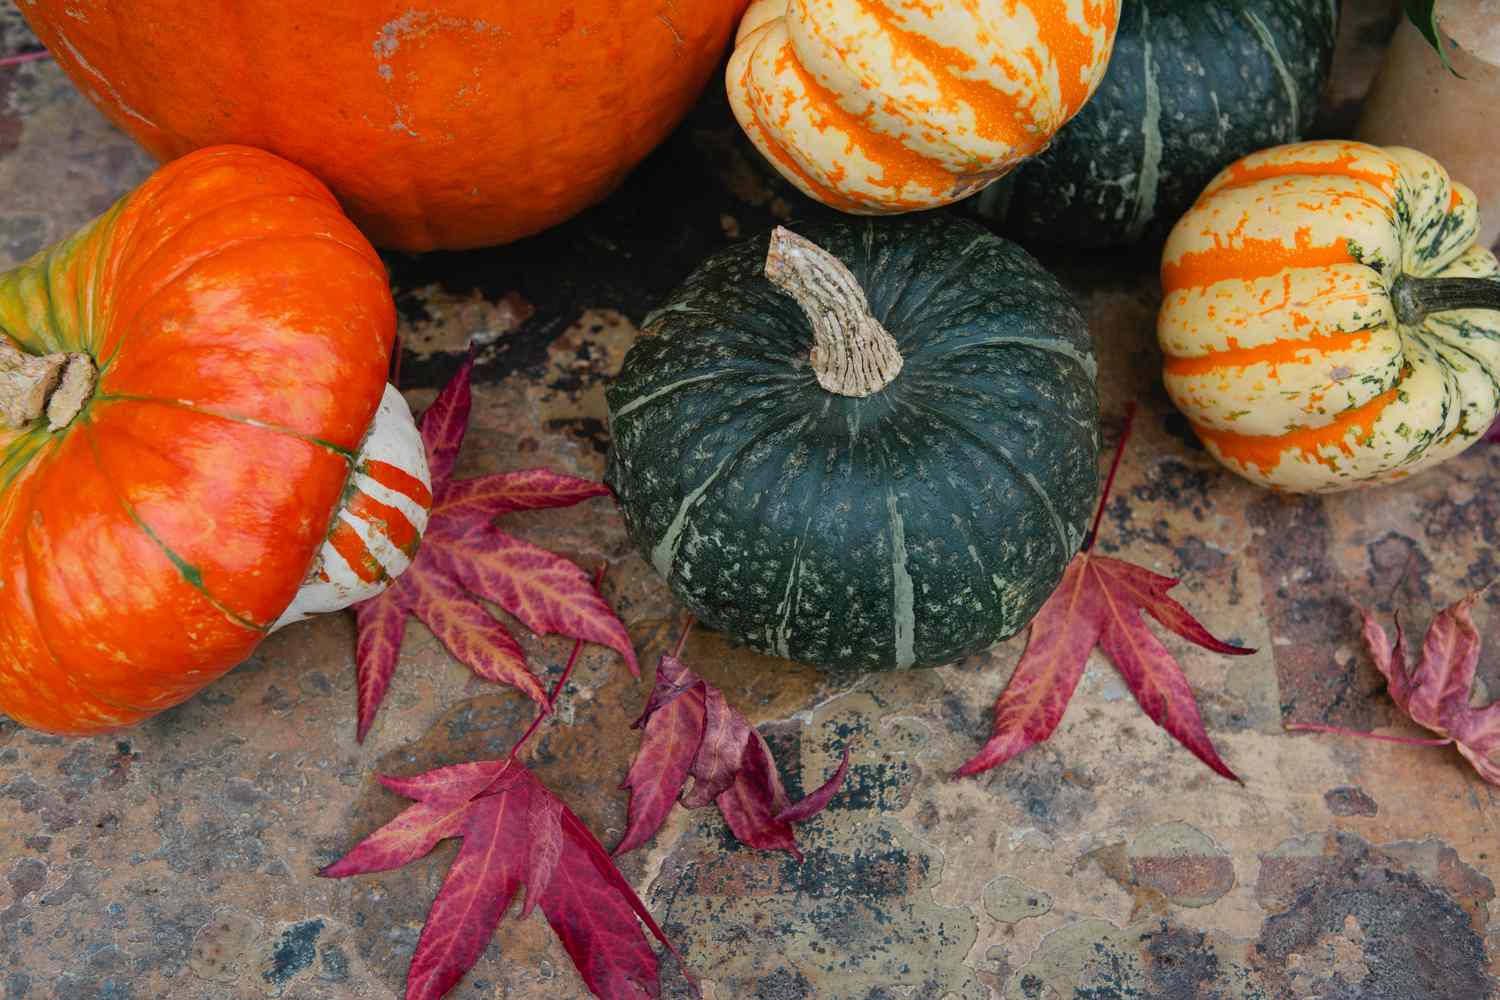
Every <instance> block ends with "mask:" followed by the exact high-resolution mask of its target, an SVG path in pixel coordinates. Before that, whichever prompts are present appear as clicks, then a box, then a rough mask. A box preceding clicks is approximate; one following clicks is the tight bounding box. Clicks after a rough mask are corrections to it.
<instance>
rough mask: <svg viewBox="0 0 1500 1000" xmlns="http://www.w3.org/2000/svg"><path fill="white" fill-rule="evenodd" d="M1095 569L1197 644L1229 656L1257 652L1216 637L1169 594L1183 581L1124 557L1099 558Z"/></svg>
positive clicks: (1120, 591)
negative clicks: (1121, 558)
mask: <svg viewBox="0 0 1500 1000" xmlns="http://www.w3.org/2000/svg"><path fill="white" fill-rule="evenodd" d="M1094 570H1095V571H1096V572H1098V573H1100V574H1103V575H1104V576H1107V577H1109V580H1110V584H1111V589H1112V590H1114V591H1116V592H1118V593H1120V594H1124V595H1126V596H1128V597H1129V598H1130V600H1131V601H1132V602H1133V603H1135V604H1138V605H1140V606H1141V607H1142V608H1143V609H1145V612H1146V613H1147V614H1148V615H1150V616H1151V617H1152V618H1155V619H1156V620H1157V621H1159V622H1161V623H1162V624H1163V625H1164V626H1166V627H1167V628H1168V629H1171V630H1172V631H1173V632H1176V633H1177V634H1178V635H1180V636H1182V637H1183V638H1184V639H1186V640H1187V641H1188V642H1191V643H1193V644H1194V645H1195V646H1202V647H1203V648H1204V649H1207V650H1209V651H1211V652H1214V653H1223V654H1224V655H1226V656H1244V655H1246V654H1247V653H1251V652H1253V650H1249V649H1245V648H1244V647H1243V646H1234V645H1230V644H1229V643H1227V642H1225V641H1223V640H1222V639H1216V638H1214V636H1213V634H1212V633H1210V632H1209V631H1208V629H1206V628H1204V627H1203V625H1202V623H1201V622H1199V621H1198V619H1196V618H1194V617H1193V615H1192V612H1190V611H1188V609H1187V608H1185V607H1183V606H1182V605H1181V604H1178V603H1177V602H1176V601H1175V600H1173V599H1172V598H1171V597H1168V596H1167V591H1169V590H1171V589H1172V588H1173V587H1175V586H1177V585H1178V584H1179V583H1181V582H1182V581H1181V580H1175V579H1173V578H1172V577H1170V576H1162V575H1161V574H1159V573H1153V572H1151V571H1150V570H1149V569H1146V568H1145V567H1143V566H1137V565H1135V563H1128V562H1125V561H1123V560H1120V559H1106V558H1098V559H1095V560H1094Z"/></svg>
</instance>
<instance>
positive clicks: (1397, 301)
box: [1391, 275, 1500, 326]
mask: <svg viewBox="0 0 1500 1000" xmlns="http://www.w3.org/2000/svg"><path fill="white" fill-rule="evenodd" d="M1391 300H1392V302H1393V303H1394V305H1395V307H1396V319H1397V320H1398V321H1399V322H1400V323H1401V325H1402V326H1417V325H1419V324H1421V322H1422V321H1423V320H1425V319H1426V318H1427V317H1428V316H1430V315H1431V314H1433V313H1440V312H1448V311H1449V310H1450V309H1495V310H1500V281H1491V280H1489V279H1488V278H1413V277H1411V276H1410V275H1402V276H1401V277H1400V278H1398V279H1397V280H1396V283H1395V285H1394V287H1392V289H1391Z"/></svg>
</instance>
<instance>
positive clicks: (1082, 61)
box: [726, 0, 1119, 214]
mask: <svg viewBox="0 0 1500 1000" xmlns="http://www.w3.org/2000/svg"><path fill="white" fill-rule="evenodd" d="M1070 7H1072V8H1076V12H1078V14H1079V16H1080V18H1081V19H1080V20H1079V21H1076V22H1075V21H1074V20H1072V18H1070V17H1069V9H1070ZM1118 17H1119V3H1118V0H1092V2H1085V0H1025V2H1021V0H1016V2H1010V3H1005V4H981V3H978V2H976V0H931V2H916V0H905V2H899V0H789V3H788V6H787V7H786V8H784V9H783V14H782V16H780V17H775V16H773V7H772V5H771V4H770V3H767V2H765V0H758V2H757V3H755V4H752V5H751V7H750V10H749V13H748V14H747V16H746V19H745V22H744V25H743V27H742V30H741V34H740V38H739V41H738V43H737V46H736V51H735V54H734V56H733V57H731V60H730V64H729V69H728V72H727V73H726V81H727V84H728V88H729V92H730V105H731V107H732V109H733V110H734V113H735V117H736V118H737V119H738V120H739V121H740V123H741V125H742V127H743V128H744V129H745V131H746V133H747V134H748V135H749V136H750V138H751V140H752V141H754V142H755V144H756V146H757V147H758V148H759V149H761V151H762V152H764V153H765V154H766V155H767V157H768V158H769V159H770V160H771V161H772V163H773V164H774V165H775V166H776V167H777V168H778V169H779V170H780V171H781V172H782V173H783V174H784V175H786V177H787V178H788V179H789V180H791V181H792V183H794V184H796V185H797V186H798V187H799V188H801V189H802V190H804V191H806V192H808V193H809V194H810V195H812V196H813V197H816V198H819V199H820V200H822V201H825V202H826V203H828V204H830V205H833V206H834V207H837V208H842V209H844V210H846V211H857V212H864V213H873V214H878V213H885V212H902V211H910V210H914V209H920V208H933V207H937V206H939V205H944V204H949V203H951V202H953V201H957V200H958V199H959V198H962V197H964V196H966V195H968V194H971V193H973V192H974V191H976V190H978V189H979V188H980V187H982V186H984V185H985V184H988V183H989V182H990V181H992V180H994V179H995V178H997V177H999V176H1002V175H1003V174H1004V173H1006V172H1007V171H1009V170H1010V169H1011V168H1012V167H1014V166H1015V165H1016V163H1017V162H1019V161H1020V160H1021V159H1023V158H1024V157H1026V156H1029V155H1032V154H1034V153H1035V152H1036V151H1038V150H1039V149H1041V148H1042V147H1044V146H1045V145H1046V143H1047V142H1048V141H1049V140H1050V139H1051V137H1052V134H1053V133H1054V132H1055V131H1056V130H1057V129H1058V128H1060V127H1061V126H1062V125H1063V124H1064V123H1065V122H1066V121H1067V120H1068V119H1069V118H1071V117H1072V115H1073V114H1074V113H1076V112H1077V111H1078V109H1079V108H1080V107H1081V106H1082V104H1083V102H1084V101H1085V100H1086V99H1087V97H1088V96H1089V94H1091V93H1092V91H1093V89H1094V88H1095V87H1096V86H1097V85H1098V82H1099V79H1100V78H1101V77H1102V75H1103V68H1104V65H1105V63H1106V61H1107V58H1108V55H1109V52H1110V50H1111V48H1112V47H1113V44H1114V31H1115V28H1116V26H1117V24H1118ZM768 49H770V50H774V51H772V52H768V51H767V50H768ZM768 56H772V57H773V58H775V59H776V60H778V61H780V60H784V59H790V60H792V61H793V62H795V64H796V65H795V67H794V66H791V65H786V64H782V65H775V64H772V65H769V66H768V65H767V63H766V59H767V57H768ZM773 79H774V80H775V81H776V83H775V84H774V85H773V83H772V81H773ZM851 205H852V206H854V207H852V208H851Z"/></svg>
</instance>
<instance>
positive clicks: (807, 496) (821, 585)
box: [607, 213, 1099, 669]
mask: <svg viewBox="0 0 1500 1000" xmlns="http://www.w3.org/2000/svg"><path fill="white" fill-rule="evenodd" d="M796 228H797V236H792V235H789V234H787V233H786V231H785V230H778V231H777V233H776V234H773V235H772V236H770V237H768V236H761V237H759V238H758V239H754V240H751V241H749V242H746V243H742V244H739V245H737V246H734V247H731V248H729V249H727V250H725V251H722V252H721V253H719V254H717V255H715V256H713V257H712V258H710V259H709V260H707V261H705V262H704V263H703V264H702V265H701V266H700V267H699V268H698V269H697V270H696V271H695V272H694V273H693V274H692V275H691V276H690V277H689V278H688V279H687V281H686V282H685V283H684V284H683V285H682V287H681V288H679V289H678V290H677V291H676V292H675V293H674V294H673V295H672V296H671V298H670V299H669V300H668V301H667V302H666V304H665V305H663V306H662V307H661V308H660V309H659V310H657V311H656V312H655V313H654V314H653V315H652V316H650V317H649V318H648V320H647V322H646V324H645V327H644V331H643V336H642V337H641V339H640V340H639V341H637V342H636V343H635V344H634V345H633V346H632V347H631V349H630V352H629V353H628V355H627V356H626V358H625V362H624V366H623V368H622V370H621V372H620V375H619V377H618V378H617V379H616V380H615V381H614V383H613V384H612V385H611V386H610V388H609V390H608V400H609V415H610V431H611V435H612V438H613V443H612V447H611V450H610V456H609V469H608V474H607V480H608V482H609V484H610V486H611V487H612V488H613V489H614V491H615V494H616V496H617V498H618V500H619V504H620V507H621V509H622V511H623V512H624V518H625V523H626V525H627V527H628V529H629V532H630V535H631V538H632V539H633V540H634V541H635V543H636V544H637V545H638V546H640V548H641V549H642V551H643V552H644V553H645V554H646V555H647V557H648V558H649V559H650V561H651V562H652V564H653V565H654V566H655V567H656V569H657V570H658V571H659V572H660V573H661V574H662V575H663V576H664V577H665V578H666V579H667V581H668V583H669V584H670V586H671V589H672V591H673V593H674V594H676V595H677V597H678V598H679V599H680V600H681V601H682V602H683V603H684V604H685V605H686V606H687V607H688V608H689V609H690V610H691V611H692V612H693V613H694V614H695V615H696V616H697V617H698V618H699V619H700V620H701V621H702V622H703V623H704V624H706V625H707V626H709V627H711V628H714V629H717V630H720V631H723V632H725V633H727V634H728V635H730V636H731V637H733V638H735V639H737V640H739V641H741V642H744V643H745V644H747V645H749V646H751V647H752V648H754V649H757V650H760V651H762V652H766V653H770V654H773V655H776V656H781V657H786V658H790V659H794V660H800V661H803V662H809V663H814V664H818V665H821V666H825V667H834V668H851V669H877V668H899V667H911V666H929V665H936V664H940V663H946V662H950V661H952V660H955V659H957V658H959V657H962V656H965V655H968V654H971V653H974V652H977V651H979V650H982V649H984V648H986V647H987V646H989V645H991V644H993V643H995V642H997V641H998V640H1000V639H1003V638H1005V637H1007V636H1009V635H1012V634H1014V633H1015V632H1017V631H1018V630H1020V629H1021V628H1022V627H1023V626H1025V624H1026V623H1027V622H1028V621H1030V619H1031V617H1032V616H1033V615H1034V614H1035V613H1036V611H1037V609H1038V608H1039V607H1040V606H1041V603H1042V602H1043V600H1045V599H1046V597H1047V595H1048V594H1050V593H1051V591H1052V590H1053V589H1054V588H1055V587H1056V585H1057V582H1058V580H1059V579H1060V578H1061V576H1062V572H1063V570H1064V568H1065V567H1066V566H1067V564H1068V562H1069V560H1070V559H1071V558H1072V557H1073V555H1074V554H1075V553H1076V552H1077V550H1078V548H1079V545H1080V543H1081V542H1082V539H1083V535H1084V532H1085V529H1086V527H1087V522H1088V518H1089V514H1090V508H1091V506H1092V504H1093V502H1094V496H1095V492H1096V489H1097V478H1098V477H1097V461H1098V451H1099V439H1098V400H1097V395H1096V389H1095V371H1096V369H1095V361H1094V356H1093V351H1092V344H1091V342H1090V339H1089V335H1088V330H1087V327H1086V324H1085V322H1084V320H1083V317H1082V316H1081V314H1080V313H1079V310H1078V308H1077V306H1076V305H1075V304H1074V302H1073V300H1072V298H1071V297H1070V295H1069V293H1068V292H1067V291H1066V290H1065V289H1064V288H1063V287H1062V286H1061V285H1060V284H1059V283H1058V282H1057V281H1056V280H1055V279H1054V278H1053V277H1052V276H1051V275H1049V274H1048V273H1047V272H1046V271H1045V270H1044V269H1043V268H1042V267H1041V266H1040V265H1039V264H1038V263H1037V262H1036V261H1035V260H1033V259H1032V258H1031V257H1030V256H1029V255H1027V253H1026V252H1025V251H1024V250H1022V249H1021V248H1020V247H1018V246H1016V245H1015V244H1013V243H1010V242H1008V241H1006V240H1003V239H1000V238H998V237H996V236H993V235H991V234H989V233H987V232H986V231H985V230H983V229H982V228H981V227H979V226H977V225H974V224H973V223H970V222H966V221H963V220H958V219H954V218H952V217H950V216H948V215H946V214H937V213H932V214H924V215H920V216H911V217H904V218H899V219H884V220H853V219H840V220H835V221H830V222H826V223H819V224H813V225H807V226H805V227H800V226H799V227H796ZM798 236H800V237H803V238H805V240H804V239H798ZM773 247H775V248H776V249H775V251H774V252H771V251H772V248H773ZM818 248H822V249H821V251H820V250H819V249H818ZM825 251H826V252H825ZM830 262H831V263H830ZM840 262H842V263H841V264H840ZM768 271H769V272H770V273H772V274H773V275H775V276H776V277H775V283H773V280H772V279H771V278H768V276H767V275H768ZM788 290H790V294H789V292H788ZM809 317H812V319H810V318H809Z"/></svg>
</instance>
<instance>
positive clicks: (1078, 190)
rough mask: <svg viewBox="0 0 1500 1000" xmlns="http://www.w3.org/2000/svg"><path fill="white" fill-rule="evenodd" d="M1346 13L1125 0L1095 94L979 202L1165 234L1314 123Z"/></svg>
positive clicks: (1295, 3) (1332, 3) (1080, 240)
mask: <svg viewBox="0 0 1500 1000" xmlns="http://www.w3.org/2000/svg"><path fill="white" fill-rule="evenodd" d="M1337 22H1338V0H1224V2H1208V0H1125V3H1124V4H1123V6H1122V7H1121V10H1120V31H1119V34H1118V35H1117V36H1116V39H1115V50H1114V55H1113V56H1112V57H1111V59H1110V64H1109V70H1108V72H1107V73H1106V74H1105V77H1104V82H1103V83H1102V84H1101V85H1100V87H1099V90H1098V92H1097V93H1095V94H1094V98H1093V100H1091V101H1090V102H1089V103H1088V104H1087V105H1086V106H1085V107H1084V109H1083V110H1082V111H1081V112H1080V113H1079V114H1078V116H1077V117H1076V118H1074V119H1073V121H1072V122H1071V123H1069V125H1068V126H1067V127H1066V128H1064V129H1063V130H1062V132H1060V133H1059V134H1058V136H1057V138H1056V139H1055V140H1054V141H1053V143H1052V145H1051V147H1050V148H1048V149H1047V150H1046V151H1045V152H1044V153H1042V154H1041V155H1040V156H1038V157H1037V158H1036V159H1034V160H1031V161H1030V162H1028V163H1026V164H1024V165H1023V166H1022V167H1020V168H1019V169H1018V170H1016V171H1015V173H1013V174H1011V175H1010V177H1008V178H1006V179H1005V180H1003V181H1001V182H1000V183H998V184H995V185H991V186H990V187H989V188H987V189H985V191H984V192H982V193H981V194H979V195H977V196H976V197H974V198H972V199H970V201H969V205H970V206H971V207H972V208H973V210H974V211H976V212H977V213H978V214H979V215H980V216H981V217H983V218H985V219H988V220H991V221H995V222H1001V223H1003V224H1004V229H1005V231H1006V232H1007V233H1009V234H1011V235H1013V236H1015V237H1016V238H1017V239H1021V240H1024V241H1028V242H1031V241H1035V242H1046V243H1056V244H1060V245H1064V246H1074V247H1088V248H1094V247H1108V246H1119V245H1123V244H1129V243H1135V242H1138V241H1142V240H1145V241H1152V242H1156V243H1159V242H1161V241H1162V240H1163V239H1165V238H1166V234H1167V232H1168V231H1169V230H1170V229H1171V227H1172V224H1173V223H1174V222H1176V221H1177V219H1178V217H1179V216H1181V215H1182V213H1183V212H1184V211H1186V210H1187V208H1188V207H1189V206H1190V205H1192V203H1193V201H1194V200H1195V199H1196V198H1197V197H1198V192H1200V191H1202V190H1203V188H1204V185H1206V184H1207V183H1208V182H1209V181H1210V180H1212V179H1213V177H1214V175H1215V174H1217V173H1218V172H1219V171H1220V170H1222V169H1223V168H1224V167H1226V166H1228V165H1229V164H1230V163H1233V162H1234V161H1235V160H1237V159H1239V158H1240V157H1242V156H1244V155H1246V154H1247V153H1251V152H1254V151H1255V150H1258V149H1264V148H1266V147H1267V146H1275V145H1279V144H1281V143H1286V142H1292V141H1295V140H1297V139H1300V138H1302V137H1303V136H1304V135H1305V134H1306V133H1307V131H1308V130H1309V129H1310V128H1311V127H1312V124H1313V119H1314V118H1315V117H1316V115H1317V113H1318V102H1319V98H1320V96H1321V93H1322V89H1323V84H1324V81H1325V80H1326V79H1327V76H1328V67H1329V63H1330V61H1331V60H1332V57H1333V42H1334V35H1335V32H1336V29H1337Z"/></svg>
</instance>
